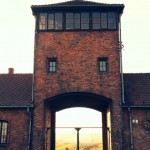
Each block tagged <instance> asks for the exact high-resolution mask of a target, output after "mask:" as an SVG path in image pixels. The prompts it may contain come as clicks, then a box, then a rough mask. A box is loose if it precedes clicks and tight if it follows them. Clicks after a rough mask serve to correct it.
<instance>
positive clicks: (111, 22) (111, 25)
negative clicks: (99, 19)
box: [108, 12, 117, 29]
mask: <svg viewBox="0 0 150 150" xmlns="http://www.w3.org/2000/svg"><path fill="white" fill-rule="evenodd" d="M116 20H117V19H116V13H114V12H109V13H108V29H116V24H117V23H116Z"/></svg>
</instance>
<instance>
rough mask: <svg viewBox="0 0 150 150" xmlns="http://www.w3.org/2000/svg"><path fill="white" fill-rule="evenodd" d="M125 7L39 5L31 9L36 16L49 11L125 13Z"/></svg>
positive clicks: (120, 5)
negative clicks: (110, 11)
mask: <svg viewBox="0 0 150 150" xmlns="http://www.w3.org/2000/svg"><path fill="white" fill-rule="evenodd" d="M124 7H125V6H124V5H123V4H119V5H116V4H114V5H113V4H112V5H94V6H93V5H73V6H72V5H71V6H69V5H63V6H61V5H60V6H50V5H41V6H38V5H32V6H31V9H32V13H33V15H36V14H37V13H38V12H47V11H53V10H55V11H59V10H63V11H64V10H72V11H74V10H79V9H82V10H89V9H90V10H95V9H100V10H102V11H103V10H114V11H117V12H119V13H122V12H123V9H124Z"/></svg>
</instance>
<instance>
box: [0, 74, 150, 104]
mask: <svg viewBox="0 0 150 150" xmlns="http://www.w3.org/2000/svg"><path fill="white" fill-rule="evenodd" d="M32 76H33V75H32V74H0V106H31V101H32ZM124 90H125V100H126V103H127V104H129V105H143V106H144V105H150V73H135V74H124Z"/></svg>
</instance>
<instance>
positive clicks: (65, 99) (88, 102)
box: [44, 92, 112, 150]
mask: <svg viewBox="0 0 150 150" xmlns="http://www.w3.org/2000/svg"><path fill="white" fill-rule="evenodd" d="M111 103H112V100H111V99H109V98H106V97H104V96H101V95H98V94H94V93H86V92H71V93H64V94H59V95H56V96H53V97H50V98H47V99H45V101H44V106H45V112H46V117H45V119H46V120H45V122H48V121H47V120H49V125H48V126H46V128H47V127H48V128H49V129H50V130H49V131H50V132H49V138H48V139H49V140H50V145H46V147H49V148H50V150H55V122H56V118H55V117H56V116H55V113H56V112H57V111H60V110H63V109H67V108H71V107H86V108H91V109H95V110H97V111H100V112H102V126H103V150H107V149H108V137H107V136H108V129H109V127H108V124H107V121H108V117H107V112H110V107H111ZM47 112H49V113H50V114H49V115H47ZM47 116H48V117H47ZM46 136H47V135H46ZM46 143H47V142H46Z"/></svg>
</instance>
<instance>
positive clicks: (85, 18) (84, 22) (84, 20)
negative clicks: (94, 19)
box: [81, 12, 89, 29]
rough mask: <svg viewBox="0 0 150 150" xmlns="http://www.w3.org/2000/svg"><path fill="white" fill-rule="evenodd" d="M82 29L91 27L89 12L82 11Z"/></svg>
mask: <svg viewBox="0 0 150 150" xmlns="http://www.w3.org/2000/svg"><path fill="white" fill-rule="evenodd" d="M81 29H89V13H88V12H82V13H81Z"/></svg>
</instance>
